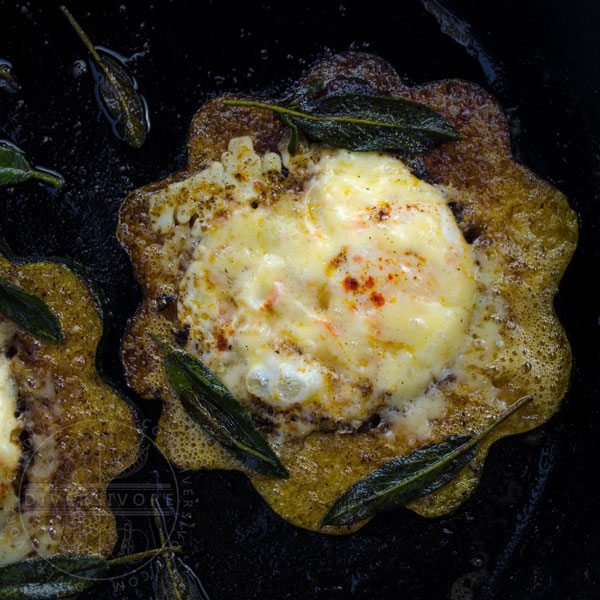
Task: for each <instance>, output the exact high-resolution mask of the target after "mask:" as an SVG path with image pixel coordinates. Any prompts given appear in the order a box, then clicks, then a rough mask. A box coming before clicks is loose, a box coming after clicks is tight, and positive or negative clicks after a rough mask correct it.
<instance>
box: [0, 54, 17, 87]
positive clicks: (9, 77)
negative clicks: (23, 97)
mask: <svg viewBox="0 0 600 600" xmlns="http://www.w3.org/2000/svg"><path fill="white" fill-rule="evenodd" d="M0 89H2V90H6V91H7V92H10V93H11V94H14V93H15V92H18V91H19V90H20V89H21V86H20V85H19V82H18V81H17V80H16V79H15V76H14V75H13V73H12V65H11V64H10V63H9V62H8V61H6V60H2V59H1V58H0Z"/></svg>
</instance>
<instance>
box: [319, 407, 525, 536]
mask: <svg viewBox="0 0 600 600" xmlns="http://www.w3.org/2000/svg"><path fill="white" fill-rule="evenodd" d="M530 400H532V397H531V396H523V397H522V398H520V399H519V400H517V401H516V402H515V403H513V404H511V406H509V407H508V408H507V409H506V410H505V411H503V412H502V413H501V414H500V415H499V416H498V418H497V419H495V420H494V421H493V422H492V423H491V424H490V425H488V426H487V427H486V428H485V429H484V430H483V431H481V432H480V433H478V434H476V435H474V436H470V435H461V436H457V437H451V438H448V439H447V440H445V441H443V442H441V443H439V444H434V445H433V446H427V447H426V448H420V449H419V450H417V451H415V452H413V453H412V454H410V455H408V456H403V457H400V458H397V459H395V460H392V461H390V462H389V463H387V464H386V465H385V466H383V467H381V468H380V469H377V470H376V471H373V472H372V473H371V474H369V475H367V476H366V477H365V478H364V479H361V480H360V481H358V482H357V483H355V484H354V485H352V486H350V487H349V488H348V489H347V490H346V491H345V492H344V493H343V494H342V495H341V496H339V497H338V498H337V499H336V500H335V501H334V502H333V504H332V505H331V506H330V507H329V509H328V510H327V512H326V513H325V515H324V516H323V518H322V519H321V522H320V523H319V527H324V526H325V525H335V526H342V525H352V524H353V523H356V522H358V521H362V520H363V519H366V518H367V517H370V516H372V515H374V514H376V513H378V512H381V511H384V510H390V509H393V508H397V507H399V506H403V505H404V504H407V503H408V502H411V501H413V500H417V499H418V498H422V497H423V496H426V495H427V494H430V493H431V492H433V491H434V490H437V489H438V488H440V487H442V486H443V485H445V484H446V483H448V482H449V481H451V480H452V479H454V478H455V477H456V476H457V475H458V473H459V472H460V470H461V469H462V468H463V467H465V466H466V465H467V464H468V463H469V462H470V461H471V460H472V459H473V456H474V454H475V451H476V450H477V444H478V443H479V442H480V441H481V440H482V439H483V438H484V437H485V436H486V435H487V434H488V433H489V432H490V431H491V430H492V429H494V427H496V426H497V425H499V424H500V423H502V421H504V420H505V419H507V418H508V417H509V416H510V415H512V414H513V413H514V412H515V411H516V410H518V409H519V408H521V406H523V405H524V404H526V403H527V402H529V401H530Z"/></svg>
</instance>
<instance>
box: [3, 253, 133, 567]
mask: <svg viewBox="0 0 600 600" xmlns="http://www.w3.org/2000/svg"><path fill="white" fill-rule="evenodd" d="M2 252H3V253H0V279H2V280H3V281H4V282H8V283H9V285H10V284H12V285H14V286H16V287H17V288H19V289H21V290H24V291H25V292H29V293H31V294H34V295H35V296H37V297H39V298H41V299H42V300H43V301H44V302H45V303H46V304H47V306H49V307H50V309H51V310H52V311H53V312H54V314H55V315H56V316H57V317H58V320H59V321H60V324H61V327H62V332H63V333H64V342H63V343H59V342H55V341H51V340H50V339H46V338H45V337H41V336H39V335H34V334H33V333H31V332H30V331H27V330H25V329H24V328H23V327H21V326H19V325H17V324H16V323H15V321H13V320H11V319H9V318H7V317H6V316H5V315H3V314H0V353H1V355H0V369H1V373H2V375H3V376H4V379H3V386H2V389H0V394H3V396H2V398H0V400H2V406H3V411H2V414H1V416H2V419H3V423H2V428H1V434H2V440H1V442H0V443H1V444H2V446H1V449H2V450H3V451H4V453H3V455H2V457H3V458H4V463H3V464H2V465H0V467H2V482H1V488H0V564H7V563H12V562H15V561H18V560H21V559H23V558H26V557H30V556H37V555H41V556H48V555H54V554H81V555H90V554H93V555H102V556H108V555H109V554H111V552H112V550H113V548H114V546H115V544H116V541H117V529H116V524H115V518H114V516H113V514H112V512H111V511H110V509H109V506H108V503H107V492H106V488H107V486H108V485H109V484H110V482H111V481H112V480H113V479H114V478H115V477H116V476H117V475H119V474H120V473H122V472H123V471H124V470H125V469H127V467H128V466H130V465H131V464H132V463H133V462H134V460H135V459H136V457H137V454H138V446H139V443H140V439H141V434H140V429H139V427H138V422H137V417H136V415H135V412H134V409H133V407H132V406H131V405H130V404H129V402H128V401H127V400H126V399H125V396H124V395H120V393H119V392H117V391H116V390H115V389H114V388H113V387H111V385H109V384H108V383H106V381H105V380H104V379H103V377H102V376H101V375H100V373H99V367H98V366H97V362H98V347H99V344H101V340H102V337H103V330H104V324H105V323H104V319H105V318H106V317H107V313H106V311H105V309H104V307H103V304H102V300H101V298H100V295H99V290H97V289H96V288H95V286H94V284H93V283H91V282H90V280H88V279H87V277H86V275H85V273H84V271H83V269H81V268H80V267H78V266H77V265H74V264H71V265H69V266H67V265H66V264H63V263H61V262H58V261H54V260H52V259H50V260H37V259H36V260H35V261H30V260H23V259H16V258H14V257H12V256H10V255H9V252H8V251H7V249H5V248H4V247H3V248H2ZM9 256H10V258H9ZM74 269H76V270H77V272H75V270H74ZM11 402H12V407H11ZM15 409H16V411H15Z"/></svg>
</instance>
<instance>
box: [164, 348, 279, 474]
mask: <svg viewBox="0 0 600 600" xmlns="http://www.w3.org/2000/svg"><path fill="white" fill-rule="evenodd" d="M155 341H156V342H157V343H158V344H159V345H160V346H161V347H162V348H163V350H164V352H165V354H164V359H163V360H164V365H165V370H166V373H167V377H168V378H169V381H170V382H171V385H172V386H173V388H174V389H175V391H176V392H177V395H178V396H179V400H180V401H181V404H182V405H183V408H185V410H186V412H187V413H188V414H189V415H190V416H191V417H192V418H193V419H194V420H195V421H196V422H197V423H198V425H200V427H202V429H204V431H206V432H207V433H208V434H209V435H211V436H212V437H213V438H215V439H216V440H217V441H218V442H219V443H220V444H222V445H223V446H224V447H225V448H227V450H229V451H230V452H231V453H232V454H233V455H234V456H235V457H236V458H237V459H238V460H240V461H241V462H243V463H244V464H246V465H248V466H249V467H250V468H251V469H254V470H255V471H257V472H259V473H263V474H265V475H271V476H273V477H281V478H284V479H285V478H287V477H289V473H288V470H287V469H286V468H285V466H284V465H283V463H282V462H281V461H280V460H279V458H278V456H277V455H276V454H275V452H274V451H273V448H271V446H270V445H269V443H268V442H267V440H266V439H265V438H264V437H263V435H262V434H261V433H260V431H259V430H258V429H257V428H256V426H255V425H254V423H253V422H252V417H251V416H250V413H249V412H248V410H247V409H246V407H245V406H244V405H243V404H242V403H241V402H238V401H237V400H236V399H235V398H234V397H233V395H232V394H231V392H230V391H229V390H228V389H227V388H226V387H225V386H224V385H223V384H222V383H221V382H220V381H219V380H218V379H217V378H216V377H215V376H214V374H213V373H212V372H211V371H210V370H209V369H208V368H207V367H206V366H204V365H203V364H202V363H201V362H200V361H199V360H197V359H196V358H194V357H193V356H190V355H189V354H187V353H186V352H183V351H181V350H174V349H172V348H170V347H169V346H168V345H166V344H165V343H164V342H162V341H160V340H158V339H156V340H155Z"/></svg>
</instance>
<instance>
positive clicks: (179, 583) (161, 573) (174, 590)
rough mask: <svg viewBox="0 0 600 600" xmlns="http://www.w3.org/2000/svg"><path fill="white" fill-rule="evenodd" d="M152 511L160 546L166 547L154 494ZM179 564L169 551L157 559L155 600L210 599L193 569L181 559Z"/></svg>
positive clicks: (163, 528)
mask: <svg viewBox="0 0 600 600" xmlns="http://www.w3.org/2000/svg"><path fill="white" fill-rule="evenodd" d="M152 511H153V513H154V523H155V525H156V529H157V531H158V537H159V540H160V543H161V546H163V547H166V546H167V543H168V537H167V534H166V525H165V517H164V514H163V511H162V509H161V507H160V504H159V502H158V498H157V497H156V496H152ZM179 565H180V566H178V564H177V563H176V561H175V557H174V556H173V555H172V554H171V553H165V554H164V555H163V556H161V557H160V559H159V560H157V563H156V577H155V578H154V580H153V582H152V583H153V587H154V592H155V594H156V600H210V598H209V597H208V594H207V593H206V590H205V589H204V586H203V585H202V583H201V582H200V580H199V579H198V578H197V577H196V576H195V574H194V573H193V571H192V570H191V569H190V568H189V567H188V566H187V565H186V564H184V563H183V562H182V561H181V560H180V561H179Z"/></svg>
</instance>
